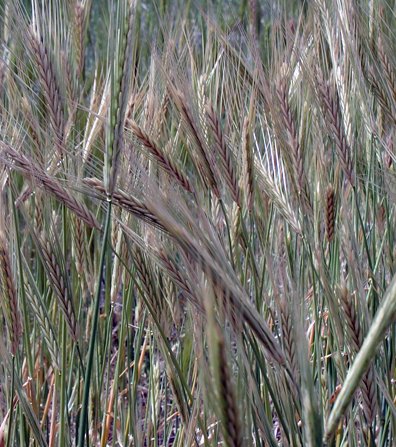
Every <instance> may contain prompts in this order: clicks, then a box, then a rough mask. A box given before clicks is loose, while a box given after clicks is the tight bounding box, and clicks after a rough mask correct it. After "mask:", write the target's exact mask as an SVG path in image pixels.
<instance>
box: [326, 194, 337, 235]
mask: <svg viewBox="0 0 396 447" xmlns="http://www.w3.org/2000/svg"><path fill="white" fill-rule="evenodd" d="M335 212H336V209H335V194H334V188H333V187H332V186H331V185H329V186H328V187H327V191H326V235H327V240H328V242H329V243H330V242H331V241H332V240H333V238H334V226H335Z"/></svg>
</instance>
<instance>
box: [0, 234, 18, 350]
mask: <svg viewBox="0 0 396 447" xmlns="http://www.w3.org/2000/svg"><path fill="white" fill-rule="evenodd" d="M0 268H1V286H2V295H3V299H2V304H3V308H4V310H5V316H6V322H7V326H8V331H9V337H10V340H11V353H12V355H14V356H15V355H16V353H17V351H18V346H19V342H20V336H21V334H22V324H21V317H20V313H19V306H18V298H17V291H16V287H15V282H14V277H13V274H12V267H11V260H10V255H9V251H8V244H7V241H6V238H5V235H4V234H3V232H1V233H0Z"/></svg>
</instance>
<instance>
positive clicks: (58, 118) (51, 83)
mask: <svg viewBox="0 0 396 447" xmlns="http://www.w3.org/2000/svg"><path fill="white" fill-rule="evenodd" d="M27 36H28V42H29V44H30V46H31V48H32V51H33V54H34V56H35V59H36V64H37V68H38V71H39V75H40V81H41V84H42V86H43V90H44V94H45V99H46V107H47V109H48V114H49V117H50V122H51V126H52V129H53V131H54V133H55V136H56V144H57V148H58V150H59V155H60V156H61V157H62V156H63V143H64V125H65V118H64V111H63V105H62V100H61V95H60V92H59V85H58V82H57V79H56V76H55V71H54V68H53V64H52V61H51V56H50V54H49V52H48V50H47V48H46V46H45V43H44V41H43V39H42V36H41V35H40V34H39V31H38V30H37V28H35V27H34V26H33V25H32V26H30V28H29V29H28V33H27Z"/></svg>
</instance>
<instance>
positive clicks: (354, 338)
mask: <svg viewBox="0 0 396 447" xmlns="http://www.w3.org/2000/svg"><path fill="white" fill-rule="evenodd" d="M340 300H341V304H342V308H343V310H344V315H345V317H346V322H347V332H348V335H349V337H350V340H351V342H352V353H353V354H356V353H357V352H358V351H359V350H360V348H361V346H362V344H363V338H364V337H363V330H362V327H361V324H360V320H359V314H358V312H357V309H356V304H355V302H354V300H353V298H352V296H351V294H350V293H349V292H348V290H347V289H346V288H345V287H342V288H341V290H340ZM360 389H361V393H362V400H363V411H364V415H365V418H366V422H367V424H368V425H371V424H372V422H373V421H374V419H375V417H376V414H377V398H376V384H375V373H374V367H373V366H370V368H369V369H368V371H367V372H366V373H365V374H364V376H363V377H362V382H361V386H360Z"/></svg>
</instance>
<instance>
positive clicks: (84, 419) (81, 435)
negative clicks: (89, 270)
mask: <svg viewBox="0 0 396 447" xmlns="http://www.w3.org/2000/svg"><path fill="white" fill-rule="evenodd" d="M111 205H112V204H111V201H109V202H108V207H107V214H106V221H105V230H104V234H103V242H102V251H101V255H100V266H99V276H98V283H97V287H96V297H95V304H94V312H93V316H92V330H91V338H90V340H89V351H88V359H87V370H86V374H85V382H84V392H83V401H82V408H81V417H80V426H79V432H78V447H84V441H85V433H86V431H87V427H88V405H89V390H90V385H91V376H92V366H93V361H94V351H95V341H96V333H97V330H98V321H99V304H100V293H101V279H102V276H103V271H104V265H105V257H106V251H107V244H108V239H109V230H110V218H111Z"/></svg>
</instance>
